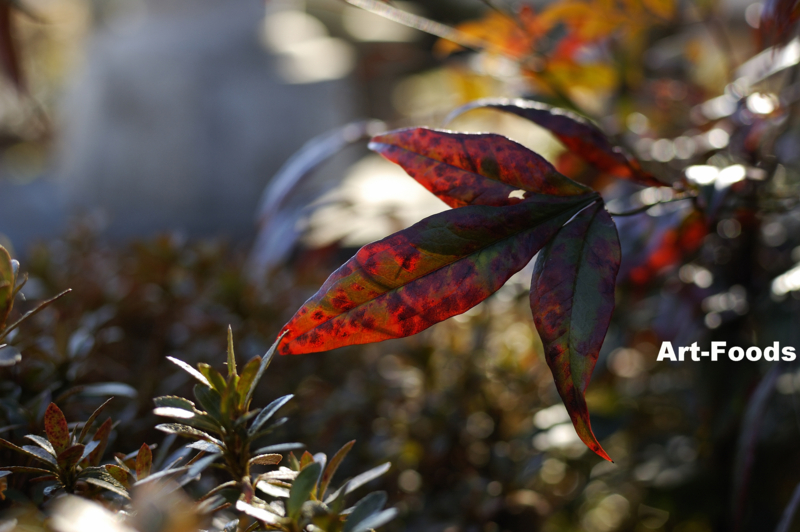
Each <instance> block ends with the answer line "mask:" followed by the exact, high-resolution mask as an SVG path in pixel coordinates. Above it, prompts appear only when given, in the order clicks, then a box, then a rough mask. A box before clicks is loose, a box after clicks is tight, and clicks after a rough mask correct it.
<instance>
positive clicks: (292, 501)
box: [286, 462, 322, 519]
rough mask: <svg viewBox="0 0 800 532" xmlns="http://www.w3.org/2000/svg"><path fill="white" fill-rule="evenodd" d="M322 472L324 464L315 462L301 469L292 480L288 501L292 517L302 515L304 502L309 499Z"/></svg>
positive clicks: (289, 513) (287, 508)
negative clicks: (301, 510)
mask: <svg viewBox="0 0 800 532" xmlns="http://www.w3.org/2000/svg"><path fill="white" fill-rule="evenodd" d="M320 473H322V466H321V465H320V464H318V463H316V462H314V463H311V464H309V465H308V466H307V467H306V468H305V469H303V470H302V471H300V474H299V475H297V478H296V479H294V482H292V487H291V489H290V490H289V499H288V500H287V501H286V514H287V515H288V516H289V517H291V518H292V519H297V516H298V515H300V509H301V508H302V506H303V503H304V502H306V501H307V500H308V499H309V497H310V496H311V493H312V492H313V491H314V489H315V488H316V486H317V480H318V479H319V475H320Z"/></svg>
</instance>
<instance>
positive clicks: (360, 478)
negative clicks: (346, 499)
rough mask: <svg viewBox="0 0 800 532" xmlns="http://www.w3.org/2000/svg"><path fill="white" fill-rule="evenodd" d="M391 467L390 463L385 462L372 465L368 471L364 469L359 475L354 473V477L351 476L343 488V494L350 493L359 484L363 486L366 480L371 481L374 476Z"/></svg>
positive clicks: (358, 486)
mask: <svg viewBox="0 0 800 532" xmlns="http://www.w3.org/2000/svg"><path fill="white" fill-rule="evenodd" d="M391 467H392V464H390V463H389V462H386V463H385V464H381V465H379V466H377V467H373V468H372V469H370V470H369V471H365V472H364V473H361V474H360V475H356V476H355V477H353V478H352V479H351V480H350V481H349V482H348V483H347V487H346V488H345V490H344V492H345V494H347V493H351V492H352V491H354V490H356V489H358V488H360V487H361V486H363V485H364V484H366V483H367V482H371V481H373V480H375V479H376V478H378V477H380V476H381V475H383V474H384V473H386V472H387V471H389V469H390V468H391Z"/></svg>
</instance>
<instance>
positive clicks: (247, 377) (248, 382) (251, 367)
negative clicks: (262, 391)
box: [236, 356, 261, 408]
mask: <svg viewBox="0 0 800 532" xmlns="http://www.w3.org/2000/svg"><path fill="white" fill-rule="evenodd" d="M260 366H261V357H260V356H255V357H253V358H251V359H250V360H249V361H248V362H247V364H245V365H244V368H242V375H241V376H240V377H239V382H238V383H237V384H236V391H237V392H239V397H240V398H241V402H240V403H239V407H240V408H246V407H247V406H249V405H248V404H247V400H248V397H249V394H250V388H252V386H253V381H254V380H255V378H256V374H257V373H258V368H259V367H260Z"/></svg>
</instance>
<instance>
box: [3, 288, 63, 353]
mask: <svg viewBox="0 0 800 532" xmlns="http://www.w3.org/2000/svg"><path fill="white" fill-rule="evenodd" d="M70 292H72V289H71V288H67V289H66V290H64V291H63V292H61V293H60V294H58V295H57V296H55V297H51V298H50V299H48V300H46V301H43V302H41V303H39V304H38V305H37V306H36V308H34V309H33V310H29V311H28V312H26V313H25V314H23V315H22V317H20V318H19V319H17V321H15V322H14V323H11V324H10V325H9V326H8V327H6V328H5V330H3V331H2V332H0V342H1V341H3V339H4V338H5V337H6V336H8V335H9V334H10V333H11V331H13V330H14V329H16V328H17V327H19V326H20V324H21V323H23V322H24V321H25V320H27V319H29V318H30V317H31V316H34V315H36V314H38V313H39V312H41V311H42V310H44V309H46V308H47V307H49V306H50V305H52V304H53V303H55V302H56V301H58V300H59V299H61V298H62V297H64V296H65V295H67V294H69V293H70Z"/></svg>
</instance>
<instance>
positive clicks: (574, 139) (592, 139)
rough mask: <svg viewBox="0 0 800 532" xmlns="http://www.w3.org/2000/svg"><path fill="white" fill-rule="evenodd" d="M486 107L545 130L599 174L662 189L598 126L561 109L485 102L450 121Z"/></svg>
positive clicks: (505, 101)
mask: <svg viewBox="0 0 800 532" xmlns="http://www.w3.org/2000/svg"><path fill="white" fill-rule="evenodd" d="M487 107H488V108H491V109H497V110H498V111H503V112H506V113H511V114H514V115H517V116H520V117H522V118H525V119H527V120H530V121H531V122H533V123H534V124H537V125H539V126H541V127H543V128H545V129H547V130H548V131H550V132H551V133H552V134H553V135H554V136H555V137H556V138H557V139H558V140H559V141H561V143H562V144H564V146H565V147H566V148H567V149H568V150H570V151H572V152H574V153H576V154H578V155H580V156H581V157H583V159H585V160H586V162H588V163H589V164H591V165H592V166H594V167H595V168H597V169H598V170H601V171H603V172H608V173H610V174H613V175H615V176H617V177H621V178H623V179H630V180H631V181H635V182H637V183H639V184H641V185H647V186H663V183H661V182H660V181H658V180H657V179H656V178H655V177H653V175H652V174H650V173H649V172H645V171H644V170H642V167H641V165H640V164H639V162H638V161H636V160H635V159H633V158H631V157H629V156H628V155H627V154H625V153H624V152H623V151H622V150H621V149H620V148H619V147H615V146H613V145H612V144H611V142H610V141H609V140H608V137H606V135H605V133H603V132H602V131H601V130H600V129H599V128H598V127H597V126H595V125H594V124H592V123H591V122H589V121H588V120H587V119H585V118H583V117H582V116H579V115H577V114H575V113H572V112H570V111H567V110H564V109H559V108H557V107H550V106H549V105H546V104H543V103H541V102H534V101H530V100H523V99H520V98H517V99H508V98H487V99H483V100H477V101H475V102H472V103H469V104H467V105H464V106H463V107H460V108H458V109H456V110H455V111H453V113H452V114H451V115H450V117H451V118H454V117H455V116H457V115H460V114H461V113H464V112H466V111H469V110H471V109H479V108H487Z"/></svg>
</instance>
